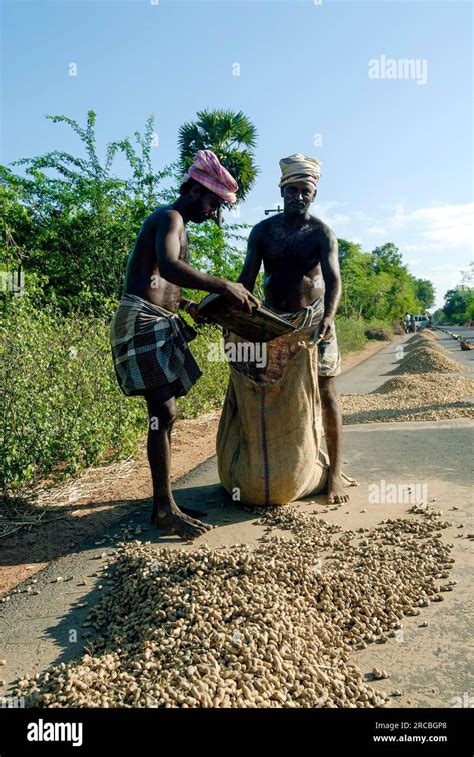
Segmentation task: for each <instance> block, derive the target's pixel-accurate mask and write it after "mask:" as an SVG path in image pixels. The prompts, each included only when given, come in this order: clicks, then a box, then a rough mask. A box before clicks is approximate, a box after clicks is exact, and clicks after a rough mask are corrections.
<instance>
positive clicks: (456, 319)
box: [443, 284, 474, 324]
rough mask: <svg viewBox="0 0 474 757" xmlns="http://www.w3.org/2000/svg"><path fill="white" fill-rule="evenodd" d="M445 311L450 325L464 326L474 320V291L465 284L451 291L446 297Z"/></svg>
mask: <svg viewBox="0 0 474 757" xmlns="http://www.w3.org/2000/svg"><path fill="white" fill-rule="evenodd" d="M443 311H444V314H445V316H446V320H447V321H448V322H449V323H457V324H463V323H465V322H466V321H467V320H469V319H471V320H474V289H472V288H471V287H468V286H467V285H465V284H464V285H461V287H458V288H456V289H449V290H448V291H447V292H446V294H445V295H444V307H443Z"/></svg>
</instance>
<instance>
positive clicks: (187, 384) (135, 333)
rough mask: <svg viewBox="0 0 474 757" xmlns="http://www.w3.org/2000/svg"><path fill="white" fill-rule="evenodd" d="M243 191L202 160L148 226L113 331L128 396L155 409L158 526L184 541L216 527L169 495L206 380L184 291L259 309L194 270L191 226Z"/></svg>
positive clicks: (151, 454)
mask: <svg viewBox="0 0 474 757" xmlns="http://www.w3.org/2000/svg"><path fill="white" fill-rule="evenodd" d="M237 189H238V186H237V182H236V181H235V179H234V178H233V177H232V176H231V174H230V173H229V172H228V171H227V170H226V169H225V168H224V166H222V165H221V164H220V162H219V160H218V158H217V157H216V155H214V153H213V152H211V151H210V150H200V151H199V152H198V153H197V155H196V157H195V160H194V163H193V164H192V166H191V167H190V168H189V169H188V171H187V173H186V174H185V176H184V181H183V183H182V184H181V187H180V194H179V197H178V199H177V200H176V201H175V202H174V203H172V204H171V205H168V206H165V207H161V208H158V209H157V210H155V211H154V212H153V213H152V214H151V215H150V216H148V218H146V219H145V221H144V222H143V225H142V227H141V229H140V232H139V234H138V237H137V240H136V242H135V245H134V247H133V250H132V252H131V253H130V257H129V259H128V263H127V271H126V278H125V286H124V293H123V296H122V298H121V300H120V304H119V306H118V308H117V310H116V312H115V315H114V317H113V320H112V323H111V327H110V339H111V347H112V357H113V361H114V367H115V372H116V375H117V380H118V383H119V386H120V388H121V389H122V391H123V392H124V394H126V395H127V396H132V395H141V396H143V397H144V398H145V400H146V403H147V407H148V415H149V427H148V461H149V464H150V470H151V475H152V480H153V511H152V516H151V519H152V522H153V523H154V524H155V525H156V526H157V527H158V528H159V529H160V530H163V531H166V532H169V533H176V534H177V535H179V536H181V537H182V538H183V539H193V538H194V537H196V536H199V535H200V534H202V533H205V532H206V531H207V530H208V529H209V528H211V527H210V526H208V525H206V524H204V523H203V522H202V521H200V520H198V519H197V518H196V516H197V515H199V513H198V512H197V511H196V510H191V509H190V508H181V509H180V508H179V507H178V505H177V504H176V502H175V501H174V498H173V494H172V491H171V487H170V468H171V465H170V456H171V429H172V427H173V423H174V420H175V418H176V414H177V409H176V398H177V397H180V396H182V395H184V394H186V393H187V392H188V391H189V390H190V388H191V387H192V386H193V384H195V383H196V381H197V380H198V379H199V377H200V376H201V371H200V370H199V367H198V365H197V363H196V361H195V360H194V357H193V355H192V353H191V351H190V349H189V346H188V343H189V342H190V341H191V340H192V339H194V338H195V336H196V332H195V330H194V329H193V328H191V326H189V325H188V324H187V323H186V321H185V320H184V319H183V318H182V317H181V316H180V315H178V313H177V311H178V309H182V310H185V311H186V312H188V313H190V315H191V316H192V318H193V319H194V320H195V321H198V320H199V319H198V314H197V305H196V303H195V302H191V301H189V300H186V299H185V298H183V297H182V296H181V287H190V288H192V289H200V290H202V291H204V292H216V293H219V294H222V295H223V297H225V299H226V300H228V302H230V303H232V304H233V305H236V306H238V307H242V308H245V309H246V310H248V312H251V311H252V309H253V308H254V307H255V306H256V305H257V306H258V305H259V302H258V300H257V299H256V297H254V296H253V294H251V293H250V292H248V291H247V289H246V288H245V287H244V285H243V284H240V283H235V282H231V281H227V280H225V279H221V278H219V277H217V276H209V275H207V274H205V273H201V272H200V271H198V270H197V269H196V268H193V267H192V266H191V265H190V264H189V262H188V260H189V255H188V238H187V232H186V224H187V223H188V222H189V221H193V222H194V223H204V222H205V221H208V220H210V219H214V218H215V217H216V216H217V214H218V213H219V211H220V208H221V206H222V204H223V203H224V202H227V203H235V202H236V199H237V198H236V194H235V193H236V191H237Z"/></svg>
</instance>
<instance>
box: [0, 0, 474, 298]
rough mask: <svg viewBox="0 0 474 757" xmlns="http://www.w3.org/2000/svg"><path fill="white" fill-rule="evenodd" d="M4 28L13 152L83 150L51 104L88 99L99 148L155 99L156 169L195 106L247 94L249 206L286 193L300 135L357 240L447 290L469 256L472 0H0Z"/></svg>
mask: <svg viewBox="0 0 474 757" xmlns="http://www.w3.org/2000/svg"><path fill="white" fill-rule="evenodd" d="M2 28H3V39H2V79H3V81H2V90H3V93H2V103H1V104H2V119H1V127H2V128H1V136H2V152H1V160H2V162H3V163H6V164H9V163H11V162H12V161H13V160H16V159H19V158H22V157H26V156H32V155H37V154H40V153H42V152H45V151H47V150H52V149H64V150H68V151H71V152H76V153H77V151H78V149H79V143H78V139H77V138H76V136H75V135H74V133H73V132H72V130H70V129H69V128H68V127H67V126H65V125H60V124H57V125H55V124H52V123H51V122H50V121H48V120H46V119H45V116H46V114H65V115H67V116H69V117H71V118H74V119H76V120H78V121H80V122H81V123H84V122H85V119H86V114H87V111H88V110H89V109H93V110H94V111H95V112H96V113H97V117H98V120H97V140H98V146H99V152H100V151H101V150H102V154H103V149H104V148H105V144H106V142H108V141H110V140H112V139H117V138H120V137H123V136H125V135H128V136H130V137H132V136H133V132H134V131H136V130H137V129H138V130H142V129H143V126H144V123H145V119H146V118H147V116H148V115H149V114H151V113H153V114H154V115H155V117H156V131H157V134H158V137H159V146H158V147H156V148H154V165H155V167H156V169H159V168H161V167H162V166H163V165H165V164H166V163H168V162H170V161H172V160H175V159H176V156H177V132H178V128H179V126H180V125H181V124H182V123H183V122H185V121H188V120H190V119H193V117H194V116H195V114H196V111H198V110H200V109H202V108H212V107H223V108H232V109H235V110H243V111H244V113H245V114H246V115H247V116H249V117H250V118H251V119H252V121H253V122H254V123H255V125H256V127H257V129H258V133H259V140H258V146H257V162H258V164H259V166H260V169H261V173H260V176H259V179H258V182H257V185H256V188H255V189H254V190H253V191H252V193H251V194H250V195H249V197H248V199H247V201H246V203H245V204H244V205H243V206H242V207H241V210H240V220H242V221H245V222H248V223H256V222H257V221H258V220H260V219H261V218H262V217H263V210H264V209H265V208H271V207H275V206H276V205H277V204H278V200H279V190H278V186H277V185H278V179H279V168H278V160H279V159H280V158H281V157H283V156H285V155H287V154H289V153H292V152H303V153H307V154H311V155H314V156H315V157H317V158H319V159H320V160H321V161H322V177H321V180H320V183H319V194H318V198H317V201H316V203H315V205H314V206H313V212H314V213H315V215H318V216H320V217H321V218H322V219H323V220H325V221H326V222H327V223H329V225H330V226H331V227H332V228H333V230H334V231H335V233H336V234H337V236H339V237H344V238H346V239H349V240H352V241H355V242H359V243H360V244H361V245H362V247H363V249H364V250H372V249H373V248H374V247H375V246H376V245H378V244H383V243H384V242H387V241H391V242H394V243H395V244H396V245H397V246H398V247H399V248H400V250H401V251H402V253H403V257H404V260H405V261H406V262H407V263H408V265H409V268H410V270H411V271H412V272H413V273H414V274H415V275H416V276H419V277H423V278H430V279H431V280H432V281H433V283H434V284H435V286H436V289H437V302H438V304H441V302H442V298H443V295H444V293H445V291H446V290H447V289H448V288H449V287H451V286H453V285H455V284H457V283H459V282H460V271H461V270H463V269H465V268H466V267H467V264H468V263H469V261H470V260H471V259H472V257H473V254H472V211H473V197H472V133H473V128H472V127H473V123H472V110H471V103H472V42H471V35H472V5H471V3H470V2H456V1H455V0H454V1H453V2H449V1H445V2H442V1H441V0H432V1H431V2H423V1H421V0H420V1H418V0H406V1H403V0H396V1H395V2H390V1H388V0H387V1H385V0H372V1H370V2H359V1H358V0H352V1H351V2H343V1H342V0H322V2H321V4H318V3H317V2H316V3H315V2H314V0H279V1H278V0H276V1H275V0H261V1H260V2H256V1H254V0H237V1H234V0H229V1H226V0H214V1H210V2H207V1H205V0H193V1H192V2H189V1H188V2H186V1H184V0H159V2H156V0H133V2H130V1H124V2H121V1H120V0H84V1H82V2H76V0H52V1H51V2H49V1H47V2H45V1H43V0H36V1H35V2H29V0H3V2H2ZM404 60H405V61H408V63H407V64H406V66H403V65H402V64H401V63H400V64H398V63H397V61H404ZM369 61H372V63H369ZM373 61H376V63H373ZM390 61H395V64H393V63H390ZM71 63H75V64H76V65H77V76H74V77H73V76H70V75H69V71H70V68H69V66H70V64H71ZM235 64H238V67H239V68H238V67H237V66H236V65H235ZM377 66H378V69H379V71H378V74H379V78H371V77H370V76H369V67H370V69H371V71H372V72H375V73H377V70H376V68H377ZM390 66H391V67H392V68H390ZM394 66H395V68H394ZM391 72H394V75H395V76H396V77H397V78H388V77H389V76H390V75H391ZM236 73H239V75H235V74H236ZM384 73H385V77H383V78H382V75H383V74H384ZM316 135H320V136H316ZM124 169H125V164H124V163H123V162H122V161H121V159H119V160H117V162H116V163H115V170H116V172H117V173H118V174H121V173H123V171H124Z"/></svg>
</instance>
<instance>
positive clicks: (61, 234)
mask: <svg viewBox="0 0 474 757" xmlns="http://www.w3.org/2000/svg"><path fill="white" fill-rule="evenodd" d="M48 118H49V119H50V120H51V121H53V123H65V124H67V125H68V126H70V127H71V128H72V129H73V130H74V132H75V133H76V134H77V136H78V137H79V139H80V140H81V143H82V148H83V152H84V153H85V154H84V156H83V157H76V156H74V155H71V154H70V153H67V152H64V151H62V150H54V151H52V152H48V153H46V154H45V155H41V156H38V157H34V158H24V159H22V160H19V161H16V163H15V164H14V165H22V166H26V175H25V176H16V175H14V174H13V173H12V172H11V171H10V170H9V169H7V168H5V167H3V168H1V169H0V184H1V186H2V197H3V198H11V197H12V196H13V195H14V194H15V193H16V195H17V203H21V205H22V206H23V207H26V209H27V213H26V217H27V220H26V219H25V218H23V219H20V218H18V217H17V222H16V223H14V224H13V226H14V231H12V232H11V233H12V236H13V238H14V239H16V240H17V242H18V245H19V246H21V247H22V248H24V250H26V251H27V252H26V254H24V255H23V259H24V265H25V268H26V269H27V270H31V271H36V272H37V273H39V274H41V275H43V276H45V277H47V279H48V283H47V286H46V296H47V297H53V298H55V299H56V300H57V301H58V302H59V304H60V305H61V306H62V308H63V309H66V310H67V309H68V308H69V307H71V306H73V307H79V306H82V307H83V306H84V303H85V302H89V303H90V306H91V307H92V308H93V309H95V310H97V309H100V307H101V305H100V303H101V302H102V301H104V300H107V299H108V298H113V299H116V298H117V297H118V296H119V294H120V291H121V287H122V284H123V277H124V270H125V265H126V260H127V257H128V254H129V252H130V250H131V248H132V246H133V243H134V241H135V237H136V234H137V232H138V230H139V228H140V226H141V224H142V222H143V220H144V218H145V216H146V215H147V214H148V213H150V212H151V211H152V210H153V209H154V208H155V207H156V206H157V205H158V204H160V202H161V201H162V199H163V191H162V186H161V185H162V182H163V180H164V179H167V178H169V177H170V175H171V167H166V168H165V169H164V170H162V171H161V172H154V171H153V169H152V165H151V149H152V144H153V133H154V132H153V124H154V119H153V117H152V116H150V117H149V118H148V119H147V121H146V124H145V130H144V133H143V135H141V134H140V132H135V139H136V143H137V147H134V146H133V145H132V143H131V142H130V140H129V139H128V138H125V139H122V140H119V141H115V142H110V143H109V144H108V145H107V146H106V150H105V160H104V161H103V162H101V160H100V158H99V156H98V153H97V149H96V137H95V123H96V115H95V113H94V112H93V111H89V112H88V116H87V124H86V126H85V127H84V128H83V127H81V126H80V125H79V124H78V123H77V122H76V121H74V120H73V119H71V118H68V117H66V116H48ZM118 152H122V153H123V154H124V155H125V156H126V159H127V161H128V164H129V166H130V168H131V175H130V176H129V177H128V178H127V179H120V178H117V177H116V176H115V175H113V173H112V164H113V161H114V158H115V156H116V154H117V153H118ZM9 201H10V205H11V202H13V200H11V199H10V200H9ZM16 213H17V216H18V212H17V211H16ZM9 217H10V218H12V217H14V214H13V210H11V213H10V216H9ZM20 220H21V223H20Z"/></svg>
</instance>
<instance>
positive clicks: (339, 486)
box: [327, 472, 350, 505]
mask: <svg viewBox="0 0 474 757" xmlns="http://www.w3.org/2000/svg"><path fill="white" fill-rule="evenodd" d="M349 499H350V497H349V495H348V494H346V493H345V491H344V485H343V483H342V478H341V474H340V473H335V474H331V472H329V477H328V489H327V502H328V504H329V505H339V504H342V503H343V502H349Z"/></svg>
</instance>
